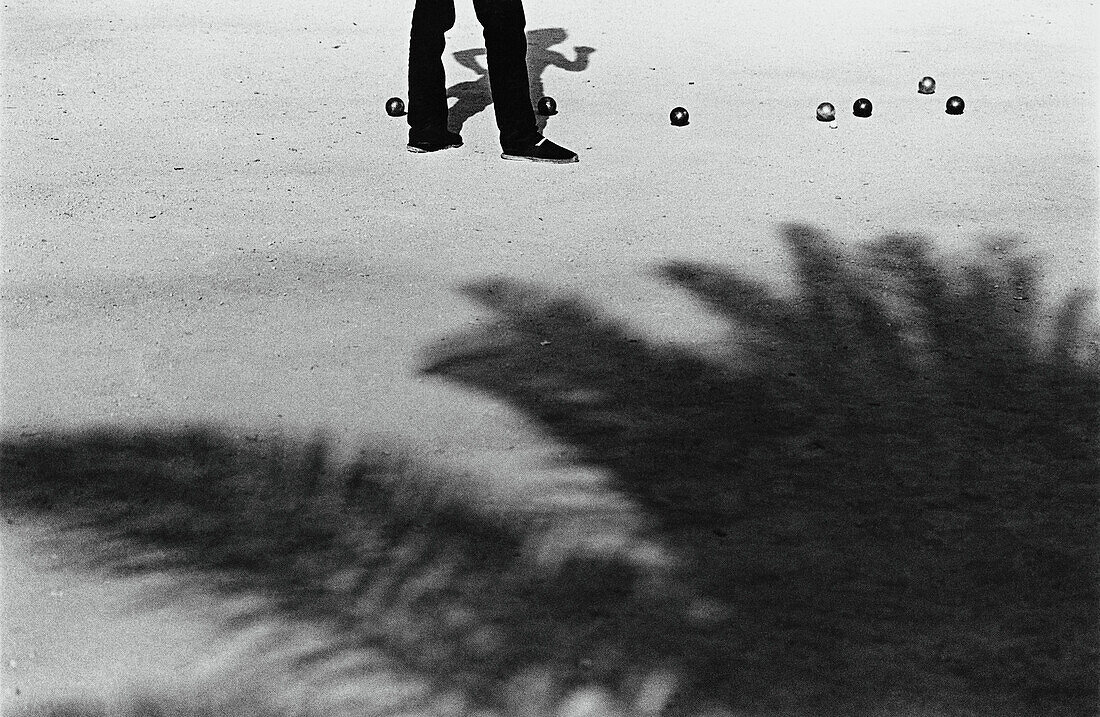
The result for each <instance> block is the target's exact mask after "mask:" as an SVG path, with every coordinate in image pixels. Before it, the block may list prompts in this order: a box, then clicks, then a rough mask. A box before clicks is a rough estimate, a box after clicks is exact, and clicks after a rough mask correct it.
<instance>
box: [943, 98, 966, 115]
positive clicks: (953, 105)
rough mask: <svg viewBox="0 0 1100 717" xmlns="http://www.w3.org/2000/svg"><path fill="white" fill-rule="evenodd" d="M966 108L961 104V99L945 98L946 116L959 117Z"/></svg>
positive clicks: (963, 103)
mask: <svg viewBox="0 0 1100 717" xmlns="http://www.w3.org/2000/svg"><path fill="white" fill-rule="evenodd" d="M965 107H966V103H965V102H963V98H962V97H957V96H956V97H948V98H947V114H949V115H961V114H962V113H963V109H964V108H965Z"/></svg>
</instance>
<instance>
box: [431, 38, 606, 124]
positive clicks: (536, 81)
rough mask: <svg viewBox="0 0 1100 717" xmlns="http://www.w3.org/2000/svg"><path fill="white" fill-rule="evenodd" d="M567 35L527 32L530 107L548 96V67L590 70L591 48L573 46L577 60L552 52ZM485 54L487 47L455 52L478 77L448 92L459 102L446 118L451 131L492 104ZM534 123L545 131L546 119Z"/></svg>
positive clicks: (539, 116)
mask: <svg viewBox="0 0 1100 717" xmlns="http://www.w3.org/2000/svg"><path fill="white" fill-rule="evenodd" d="M567 37H569V35H568V33H566V31H565V30H563V29H562V28H560V27H554V28H542V29H539V30H528V31H527V75H528V79H529V81H530V85H531V104H532V106H534V105H535V104H536V103H537V102H538V101H539V100H540V99H541V98H542V97H543V96H544V95H545V94H546V90H545V88H544V86H543V81H542V75H543V73H544V72H546V70H547V68H550V67H557V68H559V69H562V70H566V71H568V72H582V71H584V70H586V69H588V58H589V56H590V55H591V54H592V53H593V52H595V49H593V48H591V47H580V46H578V47H574V48H573V51H574V53H575V54H576V59H574V60H569V59H567V58H566V57H565V55H563V54H561V53H560V52H557V51H555V50H551V49H550V47H551V46H553V45H557V44H560V43H562V42H565V39H566V38H567ZM484 54H485V48H471V49H468V50H460V51H458V52H456V53H454V58H455V60H456V61H457V62H458V64H459V65H461V66H462V67H465V68H466V69H468V70H470V71H471V72H473V73H474V74H475V75H477V78H476V79H473V80H468V81H466V82H459V83H457V84H454V85H451V87H449V88H448V89H447V96H448V97H453V98H456V99H457V102H455V104H454V105H452V106H451V109H450V112H449V113H448V115H447V124H448V128H449V129H450V130H451V131H453V132H461V131H462V127H463V126H464V125H465V124H466V121H467V120H468V119H470V118H471V117H473V116H474V115H476V114H478V113H479V112H482V111H484V110H485V109H487V108H488V107H489V105H491V104H492V103H493V97H492V92H491V91H490V87H489V70H488V69H487V68H485V67H482V65H481V62H480V60H479V59H478V58H480V57H481V56H482V55H484ZM535 121H536V123H537V126H538V130H539V132H542V131H544V130H545V129H546V121H547V118H546V117H544V116H542V115H540V114H536V115H535Z"/></svg>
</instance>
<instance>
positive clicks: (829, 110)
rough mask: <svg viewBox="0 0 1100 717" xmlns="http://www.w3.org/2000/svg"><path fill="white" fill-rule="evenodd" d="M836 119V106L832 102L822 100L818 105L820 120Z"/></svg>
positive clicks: (818, 117)
mask: <svg viewBox="0 0 1100 717" xmlns="http://www.w3.org/2000/svg"><path fill="white" fill-rule="evenodd" d="M835 119H836V107H833V105H832V103H831V102H822V103H821V104H819V105H818V106H817V120H818V122H832V121H833V120H835Z"/></svg>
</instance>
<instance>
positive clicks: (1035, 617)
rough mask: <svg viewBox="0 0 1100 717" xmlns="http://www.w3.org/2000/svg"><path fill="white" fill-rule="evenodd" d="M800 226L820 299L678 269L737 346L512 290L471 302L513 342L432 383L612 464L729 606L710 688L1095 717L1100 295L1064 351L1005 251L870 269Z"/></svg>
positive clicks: (705, 674) (876, 705) (901, 240)
mask: <svg viewBox="0 0 1100 717" xmlns="http://www.w3.org/2000/svg"><path fill="white" fill-rule="evenodd" d="M784 236H785V239H786V241H787V244H788V246H789V249H790V252H791V256H792V261H793V265H794V267H795V271H796V277H797V285H798V289H799V291H798V292H797V294H796V295H795V296H793V297H783V296H780V295H778V294H776V293H775V292H773V291H772V290H770V289H769V288H768V287H767V286H765V285H762V284H760V283H756V282H753V281H751V280H748V279H746V278H743V277H741V276H739V275H738V274H737V272H735V271H730V270H728V269H724V268H721V267H717V266H712V265H705V264H698V263H690V262H676V263H669V264H667V265H665V266H662V267H660V268H659V269H658V271H657V273H658V275H659V276H661V277H662V278H664V279H666V280H668V281H671V282H673V283H675V284H676V285H678V286H681V287H683V288H684V289H685V290H687V291H689V292H690V293H691V294H692V295H694V296H695V297H697V298H698V299H699V300H700V301H701V302H702V303H703V304H704V305H705V306H707V307H708V308H709V309H710V310H711V311H713V312H716V313H717V314H718V315H719V316H721V317H722V318H723V319H724V320H725V321H726V322H728V323H729V325H730V327H731V340H730V344H734V343H736V350H735V351H731V352H730V354H729V355H728V356H727V357H725V358H715V357H713V356H710V355H708V356H707V357H703V356H702V355H701V354H699V353H698V352H696V351H694V350H691V349H687V348H683V347H679V346H675V345H669V344H660V343H654V342H652V341H649V340H647V339H646V338H645V337H644V336H642V335H639V334H638V333H636V332H632V331H631V330H630V329H628V328H627V327H626V326H625V325H624V324H622V323H620V322H617V321H614V320H611V319H609V318H607V317H605V316H603V315H601V313H600V312H599V311H598V310H597V309H595V308H594V307H593V306H591V305H589V304H588V303H587V302H585V301H584V300H583V299H582V298H579V297H571V296H566V297H563V296H558V295H555V294H554V293H553V292H549V291H547V290H545V289H543V288H541V287H537V286H530V285H525V284H522V283H518V282H513V281H509V280H505V279H493V280H487V281H483V282H480V283H477V284H474V285H471V286H468V287H467V289H466V291H467V293H468V294H469V295H470V296H471V297H473V298H474V299H475V300H476V301H478V302H480V303H481V304H482V305H483V306H485V307H486V308H487V309H488V310H489V311H490V312H491V313H492V314H493V315H494V317H495V322H492V326H493V328H491V329H487V330H483V331H482V332H480V333H477V334H470V335H466V336H464V337H462V338H461V339H460V340H458V341H456V344H457V345H459V346H461V347H462V348H461V349H460V350H458V351H457V352H451V353H449V354H446V355H442V354H441V355H436V356H434V357H432V359H431V361H430V365H429V367H428V368H427V369H426V370H427V372H428V373H431V374H435V375H439V376H442V377H445V378H447V379H449V380H453V381H459V382H462V383H464V384H466V385H468V386H470V387H472V388H475V389H477V390H479V391H484V392H487V393H489V394H491V395H494V396H497V397H499V398H501V399H503V400H506V401H507V402H509V403H510V404H512V405H513V406H515V407H516V408H518V409H519V410H520V411H522V412H523V413H525V414H527V415H529V416H531V417H533V418H535V419H537V420H538V421H539V422H540V423H541V425H542V426H543V427H544V428H545V430H546V431H547V432H548V433H549V434H551V435H553V436H554V437H556V438H557V439H559V440H561V441H564V442H565V443H567V444H569V445H571V446H573V447H574V449H575V450H576V453H577V455H578V456H579V459H580V460H581V461H583V462H585V463H588V464H591V465H593V466H598V467H599V468H601V469H603V470H604V471H605V472H606V473H607V474H608V475H609V476H611V481H612V485H613V486H614V487H615V488H617V489H618V490H620V491H622V492H623V493H625V494H627V495H629V496H631V497H632V498H633V499H634V500H636V501H637V503H638V504H639V505H641V506H642V507H643V508H644V509H645V511H646V512H647V513H648V514H649V515H650V516H651V517H652V518H653V521H654V523H655V524H656V525H657V526H658V527H659V531H660V533H661V536H662V538H663V539H664V540H665V541H667V543H668V544H670V545H672V546H674V547H675V549H676V550H677V551H679V554H680V557H681V558H682V559H683V561H684V565H685V568H684V570H683V572H682V574H681V575H680V579H681V584H682V585H683V586H684V587H685V588H686V589H687V591H688V592H690V593H691V594H697V595H700V596H703V597H704V598H706V599H707V600H709V601H711V604H713V605H718V606H723V610H721V611H719V612H720V613H721V614H724V615H727V616H729V617H728V619H724V620H722V621H720V623H719V624H716V625H711V626H709V627H708V628H707V629H705V630H698V631H688V632H685V634H684V635H682V636H681V638H682V642H683V645H684V647H683V651H684V653H685V654H691V655H692V656H693V658H692V660H691V665H690V667H689V668H688V669H687V670H686V671H685V672H686V675H687V684H688V685H690V687H689V688H688V689H686V690H685V693H686V694H690V695H691V700H687V701H696V702H706V701H711V700H714V701H717V702H721V703H724V704H727V705H730V706H733V707H737V708H746V709H749V708H755V709H760V708H768V709H778V710H781V711H793V712H797V713H800V714H810V713H827V714H836V713H839V712H840V711H843V712H844V713H846V714H859V713H870V712H875V711H876V710H882V709H884V708H888V707H889V706H890V705H893V706H894V707H895V709H899V710H901V711H902V712H908V711H910V710H911V709H912V708H913V706H914V705H925V706H929V708H932V707H936V706H938V708H940V709H945V710H947V711H948V712H949V713H955V712H956V711H959V712H965V711H967V710H973V711H974V712H975V713H995V714H1011V713H1020V714H1026V713H1029V712H1031V711H1034V710H1035V709H1037V708H1039V707H1040V706H1042V708H1043V710H1046V709H1048V708H1049V707H1050V706H1051V705H1063V706H1070V707H1072V708H1074V713H1077V710H1082V709H1083V710H1085V711H1086V712H1087V711H1088V710H1090V709H1092V707H1093V706H1094V705H1095V701H1096V698H1097V691H1096V684H1097V679H1096V678H1097V676H1098V672H1097V652H1096V649H1095V638H1096V636H1097V625H1098V623H1097V610H1096V605H1097V597H1098V592H1097V584H1096V578H1097V570H1096V563H1095V555H1096V550H1095V549H1096V547H1097V546H1096V535H1095V533H1094V531H1093V528H1092V526H1093V525H1094V521H1095V518H1096V514H1097V511H1096V508H1097V501H1096V498H1097V495H1096V487H1097V476H1098V474H1100V471H1098V467H1100V462H1098V459H1097V445H1096V436H1097V434H1098V431H1097V428H1098V427H1100V426H1098V420H1097V417H1098V411H1097V409H1098V406H1100V401H1098V399H1100V382H1098V376H1100V372H1098V371H1097V363H1096V342H1095V336H1094V335H1090V334H1088V333H1087V331H1086V329H1085V327H1086V321H1085V317H1086V309H1087V306H1088V300H1086V299H1076V300H1074V301H1071V302H1068V303H1067V304H1066V305H1065V306H1063V307H1062V308H1061V309H1060V310H1059V312H1058V314H1057V316H1056V317H1055V320H1054V322H1053V325H1054V329H1053V331H1054V335H1053V336H1052V337H1051V338H1050V339H1049V340H1047V341H1041V340H1040V339H1039V338H1038V333H1037V332H1038V331H1039V326H1040V324H1041V321H1040V319H1041V318H1042V317H1041V316H1040V315H1039V313H1038V312H1039V309H1038V308H1037V307H1038V302H1037V301H1035V300H1034V296H1033V294H1035V293H1036V289H1037V287H1036V282H1037V276H1038V275H1037V271H1036V267H1035V266H1033V265H1031V264H1029V263H1027V262H1025V261H1021V260H1018V259H1016V258H1014V257H1013V256H1012V255H1011V253H1010V252H1007V253H1006V252H998V251H995V250H994V249H993V248H992V246H993V244H992V243H991V245H990V246H991V248H990V249H989V251H987V252H986V254H985V256H983V257H980V258H978V259H975V260H974V261H973V262H971V263H969V264H966V265H964V266H963V267H962V268H961V269H959V270H950V269H949V268H947V264H946V260H944V259H937V258H935V257H934V255H933V253H932V251H931V249H930V247H929V245H928V243H927V242H925V241H923V240H922V239H920V238H917V237H906V236H893V237H886V238H884V239H882V240H880V241H878V242H876V243H874V244H873V245H872V246H870V247H868V248H867V249H865V250H863V251H861V252H860V253H858V254H854V255H849V254H846V253H844V252H842V251H840V250H839V249H837V248H836V246H835V245H834V244H833V243H832V242H831V241H830V240H829V239H828V237H826V236H825V235H823V234H822V233H820V232H818V231H816V230H814V229H813V228H811V227H807V226H800V225H792V226H788V227H786V228H785V230H784ZM1090 341H1091V343H1090ZM1082 348H1084V349H1085V351H1086V352H1089V351H1091V359H1089V358H1087V357H1086V359H1085V360H1082V357H1081V356H1080V355H1079V353H1080V350H1081V349H1082ZM1084 636H1088V637H1084ZM685 699H686V698H685Z"/></svg>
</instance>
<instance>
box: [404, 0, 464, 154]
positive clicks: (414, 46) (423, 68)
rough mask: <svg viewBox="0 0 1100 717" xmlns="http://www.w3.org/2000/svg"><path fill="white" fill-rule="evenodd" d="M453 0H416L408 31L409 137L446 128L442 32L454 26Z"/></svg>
mask: <svg viewBox="0 0 1100 717" xmlns="http://www.w3.org/2000/svg"><path fill="white" fill-rule="evenodd" d="M454 24H455V5H454V0H416V6H415V7H414V8H413V16H412V32H411V33H410V34H409V116H408V122H409V139H410V141H416V140H418V139H425V138H432V137H433V136H437V135H438V134H440V133H442V132H443V131H444V130H446V129H447V77H446V75H445V73H444V71H443V48H444V46H445V38H444V36H443V33H445V32H447V30H450V29H451V28H452V27H454Z"/></svg>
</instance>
